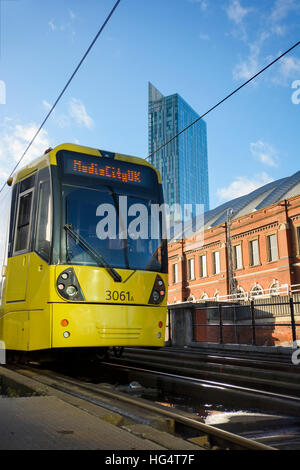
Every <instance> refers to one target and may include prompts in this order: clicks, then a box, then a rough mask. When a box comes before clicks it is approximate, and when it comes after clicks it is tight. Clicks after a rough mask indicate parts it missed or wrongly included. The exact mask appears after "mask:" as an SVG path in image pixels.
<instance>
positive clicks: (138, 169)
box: [63, 152, 157, 188]
mask: <svg viewBox="0 0 300 470" xmlns="http://www.w3.org/2000/svg"><path fill="white" fill-rule="evenodd" d="M63 167H64V173H65V174H67V175H77V176H87V177H90V178H99V179H102V180H106V181H110V182H113V181H115V182H120V183H124V184H132V185H135V186H139V187H144V188H151V187H153V183H154V181H155V177H156V174H155V172H154V171H153V170H152V168H150V167H147V166H145V165H138V164H136V163H131V162H123V161H120V160H113V159H107V158H93V157H88V156H85V155H80V154H74V153H72V154H67V153H65V152H64V157H63ZM156 181H157V180H156Z"/></svg>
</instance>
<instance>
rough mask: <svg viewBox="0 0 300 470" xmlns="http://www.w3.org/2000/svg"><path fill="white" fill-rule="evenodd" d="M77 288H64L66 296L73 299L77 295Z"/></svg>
mask: <svg viewBox="0 0 300 470" xmlns="http://www.w3.org/2000/svg"><path fill="white" fill-rule="evenodd" d="M77 292H78V291H77V288H76V287H75V286H68V287H67V288H66V294H67V295H69V296H70V297H74V295H76V294H77Z"/></svg>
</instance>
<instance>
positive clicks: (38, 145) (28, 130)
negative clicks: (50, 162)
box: [0, 119, 50, 179]
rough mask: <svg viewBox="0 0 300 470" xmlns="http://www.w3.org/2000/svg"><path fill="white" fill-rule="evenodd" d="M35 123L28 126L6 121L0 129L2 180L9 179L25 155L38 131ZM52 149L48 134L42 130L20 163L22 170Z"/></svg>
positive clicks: (0, 168)
mask: <svg viewBox="0 0 300 470" xmlns="http://www.w3.org/2000/svg"><path fill="white" fill-rule="evenodd" d="M38 127H39V126H38V125H37V124H36V123H34V122H32V123H28V124H19V123H13V121H12V120H10V119H5V120H4V123H3V125H2V126H1V128H0V178H1V179H6V178H8V176H9V174H10V172H11V171H12V169H13V167H14V166H15V164H16V163H17V161H18V160H19V159H20V158H21V156H22V155H23V153H24V151H25V149H26V148H27V146H28V144H29V142H30V141H31V140H32V138H33V137H34V135H35V133H36V132H37V130H38ZM49 147H50V141H49V136H48V133H47V131H46V130H45V129H42V130H41V131H40V133H39V134H38V136H37V137H36V139H35V141H34V143H33V144H32V146H31V147H30V149H29V150H28V152H27V154H26V156H25V157H24V158H23V160H22V162H21V163H20V168H21V167H22V166H24V164H26V163H28V162H30V161H31V160H33V159H34V158H37V157H39V156H41V155H42V153H43V151H44V150H45V149H47V148H49Z"/></svg>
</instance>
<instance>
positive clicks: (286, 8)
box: [270, 0, 300, 23]
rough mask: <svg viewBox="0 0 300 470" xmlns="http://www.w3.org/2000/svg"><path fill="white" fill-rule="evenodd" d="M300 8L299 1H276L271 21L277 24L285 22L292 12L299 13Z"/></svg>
mask: <svg viewBox="0 0 300 470" xmlns="http://www.w3.org/2000/svg"><path fill="white" fill-rule="evenodd" d="M299 8H300V5H299V2H298V0H276V2H275V4H274V8H273V10H272V12H271V16H270V18H271V21H273V22H274V23H277V22H278V21H281V20H284V19H285V18H286V17H287V16H288V15H289V13H290V12H291V11H297V10H299Z"/></svg>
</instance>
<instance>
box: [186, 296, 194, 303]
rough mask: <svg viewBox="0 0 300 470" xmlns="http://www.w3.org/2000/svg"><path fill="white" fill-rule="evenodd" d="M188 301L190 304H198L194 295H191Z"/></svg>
mask: <svg viewBox="0 0 300 470" xmlns="http://www.w3.org/2000/svg"><path fill="white" fill-rule="evenodd" d="M187 300H188V302H196V297H195V296H194V295H190V296H189V297H188V299H187Z"/></svg>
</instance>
